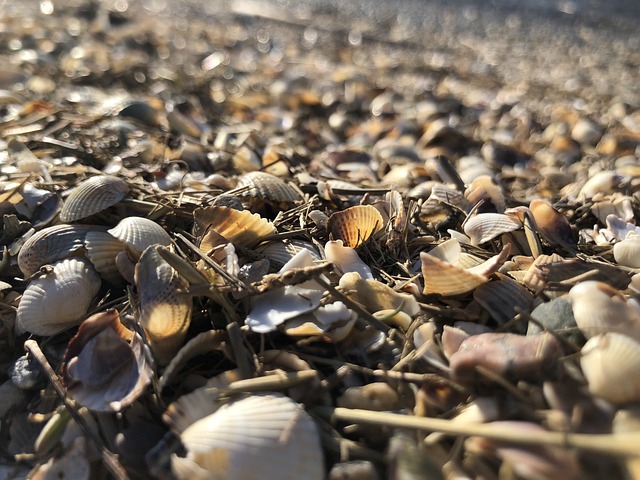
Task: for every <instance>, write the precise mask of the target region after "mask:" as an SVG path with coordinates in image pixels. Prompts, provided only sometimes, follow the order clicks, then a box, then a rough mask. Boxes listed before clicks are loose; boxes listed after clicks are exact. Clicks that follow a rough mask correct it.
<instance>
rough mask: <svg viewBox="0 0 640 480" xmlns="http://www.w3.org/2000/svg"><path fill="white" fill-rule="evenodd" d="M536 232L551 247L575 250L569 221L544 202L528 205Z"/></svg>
mask: <svg viewBox="0 0 640 480" xmlns="http://www.w3.org/2000/svg"><path fill="white" fill-rule="evenodd" d="M529 208H530V209H531V213H532V214H533V218H534V219H535V222H536V225H537V227H538V231H539V233H540V234H542V236H543V237H544V239H545V240H546V241H547V242H549V243H550V244H552V245H560V246H561V247H563V248H565V249H567V250H574V249H575V248H576V240H575V238H574V235H573V231H572V230H571V225H570V224H569V221H568V220H567V219H566V218H565V217H564V216H563V215H562V214H561V213H560V212H558V211H557V210H556V209H555V208H553V206H551V204H550V203H549V202H547V201H546V200H539V199H535V200H531V203H530V205H529Z"/></svg>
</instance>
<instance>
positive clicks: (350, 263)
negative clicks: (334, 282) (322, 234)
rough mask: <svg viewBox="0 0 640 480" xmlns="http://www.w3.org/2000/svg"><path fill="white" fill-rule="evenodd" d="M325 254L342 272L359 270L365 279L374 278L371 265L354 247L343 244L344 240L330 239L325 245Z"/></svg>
mask: <svg viewBox="0 0 640 480" xmlns="http://www.w3.org/2000/svg"><path fill="white" fill-rule="evenodd" d="M324 254H325V255H326V256H327V260H328V261H330V262H332V263H333V264H334V265H335V267H336V268H337V269H338V271H339V272H340V273H347V272H357V273H359V274H360V276H361V277H362V278H364V279H365V280H373V274H372V273H371V269H370V268H369V266H368V265H367V264H366V263H364V262H363V261H362V260H361V259H360V257H359V256H358V254H357V252H356V251H355V250H354V249H353V248H351V247H345V246H343V244H342V240H330V241H328V242H327V243H326V244H325V246H324Z"/></svg>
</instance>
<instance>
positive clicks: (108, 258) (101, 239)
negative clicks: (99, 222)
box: [84, 231, 124, 285]
mask: <svg viewBox="0 0 640 480" xmlns="http://www.w3.org/2000/svg"><path fill="white" fill-rule="evenodd" d="M84 244H85V247H86V249H87V257H89V260H91V263H92V264H93V266H94V267H95V269H96V270H97V271H98V273H99V274H100V276H101V277H102V278H104V279H105V280H106V281H107V282H109V283H111V284H112V285H119V284H121V283H122V280H123V279H122V275H121V274H120V271H119V270H118V267H117V265H116V257H117V256H118V254H119V253H120V252H122V251H123V250H124V245H123V243H122V242H121V241H120V240H118V239H117V238H115V237H114V236H112V235H111V234H109V233H107V232H100V231H90V232H87V234H86V236H85V240H84Z"/></svg>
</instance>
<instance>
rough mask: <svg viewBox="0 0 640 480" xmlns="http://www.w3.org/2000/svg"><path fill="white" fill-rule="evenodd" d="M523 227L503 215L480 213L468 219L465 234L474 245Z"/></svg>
mask: <svg viewBox="0 0 640 480" xmlns="http://www.w3.org/2000/svg"><path fill="white" fill-rule="evenodd" d="M521 227H522V223H520V222H519V221H517V220H515V219H513V218H511V217H510V216H508V215H504V214H501V213H479V214H478V215H474V216H473V217H470V218H468V219H467V221H466V222H465V224H464V233H466V234H467V235H468V236H469V238H470V239H471V243H472V244H473V245H480V244H482V243H485V242H488V241H490V240H493V239H494V238H496V237H497V236H498V235H502V234H503V233H508V232H513V231H514V230H517V229H519V228H521Z"/></svg>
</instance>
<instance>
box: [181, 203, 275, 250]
mask: <svg viewBox="0 0 640 480" xmlns="http://www.w3.org/2000/svg"><path fill="white" fill-rule="evenodd" d="M193 217H194V219H195V222H196V227H195V233H196V235H197V236H200V235H202V236H203V239H202V242H201V244H200V248H201V249H202V250H203V251H205V252H208V251H210V250H211V249H212V248H213V247H215V246H216V242H215V241H213V242H212V241H211V239H207V233H208V232H210V231H213V232H214V233H215V234H217V235H219V236H221V237H224V238H225V239H226V240H227V241H229V242H231V243H233V244H234V245H235V246H240V247H245V248H251V247H254V246H255V245H256V244H258V243H259V242H260V240H261V239H263V238H264V237H266V236H267V235H272V234H274V233H276V228H275V227H274V226H273V223H271V222H270V221H268V220H266V219H264V218H262V217H261V216H260V215H259V214H257V213H251V212H250V211H248V210H242V211H240V210H236V209H233V208H228V207H218V206H215V207H206V208H199V209H197V210H196V211H195V212H194V214H193Z"/></svg>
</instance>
